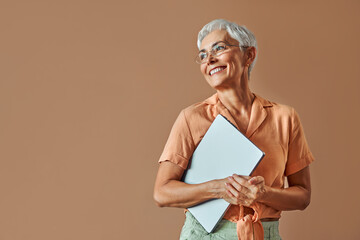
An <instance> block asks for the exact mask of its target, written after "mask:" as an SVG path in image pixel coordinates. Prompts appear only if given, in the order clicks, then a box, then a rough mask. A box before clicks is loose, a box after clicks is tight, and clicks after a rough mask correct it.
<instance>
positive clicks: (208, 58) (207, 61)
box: [205, 53, 216, 64]
mask: <svg viewBox="0 0 360 240" xmlns="http://www.w3.org/2000/svg"><path fill="white" fill-rule="evenodd" d="M205 62H206V63H207V64H211V63H214V62H216V57H214V56H213V55H212V54H211V53H209V55H208V57H207V58H206V60H205Z"/></svg>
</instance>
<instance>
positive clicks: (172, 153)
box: [159, 110, 195, 169]
mask: <svg viewBox="0 0 360 240" xmlns="http://www.w3.org/2000/svg"><path fill="white" fill-rule="evenodd" d="M194 150H195V144H194V140H193V138H192V135H191V132H190V129H189V125H188V122H187V120H186V117H185V112H184V110H182V111H181V112H180V114H179V116H178V117H177V119H176V121H175V123H174V125H173V127H172V129H171V132H170V135H169V138H168V140H167V142H166V144H165V148H164V150H163V152H162V154H161V156H160V159H159V163H160V162H164V161H170V162H172V163H175V164H177V165H179V166H180V167H181V168H183V169H186V168H187V165H188V163H189V159H190V157H191V155H192V154H193V152H194Z"/></svg>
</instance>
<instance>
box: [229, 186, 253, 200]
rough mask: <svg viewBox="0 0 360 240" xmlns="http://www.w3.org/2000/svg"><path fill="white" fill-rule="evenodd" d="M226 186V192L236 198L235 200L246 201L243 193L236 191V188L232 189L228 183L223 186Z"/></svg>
mask: <svg viewBox="0 0 360 240" xmlns="http://www.w3.org/2000/svg"><path fill="white" fill-rule="evenodd" d="M225 186H226V189H227V190H228V191H230V192H231V194H232V195H233V196H234V197H235V198H236V199H241V200H244V199H248V197H247V195H246V194H244V193H243V192H240V191H238V190H237V189H236V188H234V186H233V185H232V184H230V183H226V184H225Z"/></svg>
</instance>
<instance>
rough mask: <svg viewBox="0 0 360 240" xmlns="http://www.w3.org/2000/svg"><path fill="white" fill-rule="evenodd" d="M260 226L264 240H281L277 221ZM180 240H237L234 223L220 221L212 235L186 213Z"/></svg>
mask: <svg viewBox="0 0 360 240" xmlns="http://www.w3.org/2000/svg"><path fill="white" fill-rule="evenodd" d="M262 225H263V228H264V240H281V237H280V235H279V221H273V222H263V223H262ZM180 240H238V237H237V234H236V223H233V222H230V221H228V220H225V219H222V220H221V221H220V222H219V223H218V225H217V226H216V229H215V230H214V231H213V232H212V233H208V232H206V230H205V229H204V228H203V227H202V226H201V225H200V223H199V222H198V221H197V220H196V219H195V218H194V217H193V215H191V213H190V212H189V211H188V212H186V219H185V223H184V226H183V228H182V230H181V234H180Z"/></svg>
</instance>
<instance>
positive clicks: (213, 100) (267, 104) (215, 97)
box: [204, 93, 273, 108]
mask: <svg viewBox="0 0 360 240" xmlns="http://www.w3.org/2000/svg"><path fill="white" fill-rule="evenodd" d="M253 94H254V96H255V99H254V103H255V101H257V102H259V103H260V104H261V105H262V106H263V107H264V108H265V107H272V106H273V104H272V103H271V102H270V101H269V100H266V99H264V98H262V97H260V96H259V95H257V94H255V93H253ZM218 101H220V100H219V96H218V94H217V93H215V94H213V95H212V96H211V97H209V98H207V99H206V100H205V101H204V102H205V103H208V104H211V105H216V104H217V102H218ZM254 103H253V104H254Z"/></svg>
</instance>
